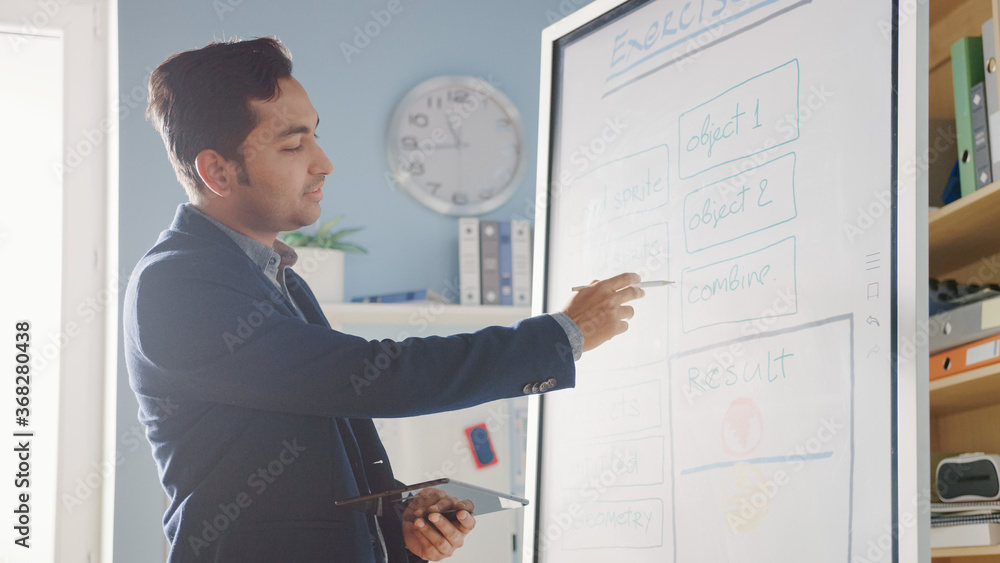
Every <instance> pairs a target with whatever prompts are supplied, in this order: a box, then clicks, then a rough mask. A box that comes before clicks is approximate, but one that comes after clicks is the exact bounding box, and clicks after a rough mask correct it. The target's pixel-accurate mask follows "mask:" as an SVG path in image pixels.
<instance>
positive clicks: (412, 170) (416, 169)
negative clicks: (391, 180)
mask: <svg viewBox="0 0 1000 563" xmlns="http://www.w3.org/2000/svg"><path fill="white" fill-rule="evenodd" d="M403 171H405V172H408V173H409V174H410V175H411V176H420V175H422V174H423V173H424V163H423V162H408V163H406V164H404V165H403Z"/></svg>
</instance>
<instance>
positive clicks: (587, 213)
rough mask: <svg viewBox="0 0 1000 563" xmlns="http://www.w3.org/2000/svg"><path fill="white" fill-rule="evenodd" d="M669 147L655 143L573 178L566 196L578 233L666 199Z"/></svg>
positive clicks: (650, 208) (571, 229) (572, 227)
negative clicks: (570, 195)
mask: <svg viewBox="0 0 1000 563" xmlns="http://www.w3.org/2000/svg"><path fill="white" fill-rule="evenodd" d="M669 164H670V149H669V148H668V147H667V146H666V145H657V146H655V147H652V148H649V149H646V150H644V151H641V152H637V153H635V154H630V155H628V156H624V157H622V158H618V159H615V160H612V161H610V162H607V163H605V164H602V165H601V166H598V167H597V168H594V169H593V170H590V171H588V172H587V173H585V174H583V175H581V176H580V177H579V178H577V179H575V180H573V182H572V184H571V185H570V188H569V189H571V190H573V197H572V198H568V199H567V204H566V205H567V207H570V206H576V207H575V208H572V209H568V213H569V219H570V220H571V223H570V224H569V225H568V226H567V231H568V234H570V235H578V234H581V233H584V232H589V231H590V230H592V229H593V228H595V227H597V226H599V225H603V224H605V223H611V222H614V221H617V220H619V219H623V218H627V217H631V216H635V215H641V214H644V213H648V212H650V211H653V210H656V209H660V208H662V207H664V206H666V205H667V203H668V201H669V196H670V194H669V186H668V180H669V178H670V169H669Z"/></svg>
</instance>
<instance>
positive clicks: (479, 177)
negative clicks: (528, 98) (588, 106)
mask: <svg viewBox="0 0 1000 563" xmlns="http://www.w3.org/2000/svg"><path fill="white" fill-rule="evenodd" d="M386 152H387V154H388V158H389V168H390V170H392V173H393V175H394V176H395V178H396V181H397V182H398V183H399V185H400V186H401V187H403V188H404V189H405V190H406V191H407V192H409V193H410V195H412V196H413V197H414V198H416V199H417V201H419V202H421V203H423V204H424V205H426V206H428V207H430V208H431V209H433V210H435V211H438V212H440V213H445V214H448V215H479V214H482V213H487V212H489V211H492V210H494V209H496V208H498V207H500V206H501V205H503V204H504V202H506V201H507V200H508V199H510V197H511V196H512V195H514V192H515V191H516V190H517V188H518V186H519V185H520V183H521V180H522V179H523V177H524V172H525V164H526V161H527V158H526V156H525V154H524V153H525V150H524V127H523V125H522V124H521V116H520V114H519V113H518V111H517V109H516V108H515V107H514V105H513V104H512V103H511V102H510V100H508V99H507V97H506V96H504V95H503V93H501V92H500V91H499V90H497V89H496V88H495V87H493V86H491V85H490V84H489V83H488V82H485V81H483V80H480V79H478V78H472V77H466V76H439V77H436V78H432V79H430V80H428V81H426V82H423V83H421V84H420V85H418V86H417V87H416V88H414V89H413V90H411V91H410V92H409V93H408V94H407V95H406V96H405V97H404V98H403V100H402V101H401V102H400V103H399V105H398V106H397V107H396V112H395V114H394V115H393V117H392V121H390V123H389V132H388V135H387V137H386Z"/></svg>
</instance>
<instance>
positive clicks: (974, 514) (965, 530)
mask: <svg viewBox="0 0 1000 563" xmlns="http://www.w3.org/2000/svg"><path fill="white" fill-rule="evenodd" d="M996 544H1000V502H951V503H931V547H971V546H978V545H996Z"/></svg>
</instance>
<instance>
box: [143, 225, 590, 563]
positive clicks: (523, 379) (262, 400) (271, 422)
mask: <svg viewBox="0 0 1000 563" xmlns="http://www.w3.org/2000/svg"><path fill="white" fill-rule="evenodd" d="M286 282H287V284H288V287H289V292H290V293H291V295H292V298H293V299H294V300H295V302H296V304H298V305H299V308H300V309H301V311H302V313H303V314H304V315H305V317H306V319H307V320H308V323H307V322H303V321H302V320H301V319H300V318H299V317H298V316H297V315H296V314H295V313H294V312H293V311H292V309H291V306H290V303H288V302H287V300H286V299H285V298H284V297H283V296H282V295H281V292H280V291H278V290H277V289H276V287H275V286H274V284H273V283H271V282H270V281H268V279H267V278H266V277H265V276H264V273H263V272H262V271H261V269H260V267H258V266H257V265H256V264H255V263H254V262H253V261H252V260H251V259H250V258H249V257H248V256H247V255H246V253H244V252H243V251H242V250H241V249H240V248H239V247H238V246H237V245H236V243H235V242H233V240H232V239H231V238H229V236H228V235H226V234H225V233H224V232H222V231H221V230H220V229H219V228H218V227H216V226H215V225H212V224H211V223H210V222H209V221H207V220H206V219H205V218H203V217H201V216H199V215H198V214H197V213H195V212H193V211H190V210H188V209H187V208H186V207H185V206H183V205H181V206H180V207H179V208H178V210H177V214H176V216H175V218H174V221H173V224H172V225H171V226H170V228H169V230H167V231H164V232H163V233H162V234H161V235H160V238H159V240H158V241H157V243H156V245H155V246H154V247H153V248H152V249H151V250H150V251H149V252H148V253H147V254H146V255H145V256H144V257H143V258H142V259H141V260H140V261H139V263H138V265H136V268H135V271H134V272H133V274H132V277H131V278H130V280H129V284H128V289H127V290H126V294H125V304H124V333H125V352H126V363H127V365H128V372H129V383H130V385H131V387H132V390H133V391H134V392H135V395H136V398H137V399H138V401H139V420H140V421H141V422H142V423H143V424H144V425H145V427H146V436H147V438H148V439H149V442H150V444H151V446H152V450H153V457H154V458H155V460H156V463H157V467H158V469H159V475H160V480H161V482H162V484H163V487H164V489H165V491H166V493H167V495H168V496H169V498H170V506H169V508H168V509H167V511H166V513H165V514H164V517H163V526H164V531H165V533H166V535H167V538H168V539H169V540H170V544H171V549H170V556H169V561H170V562H171V563H179V562H186V561H219V562H230V561H232V562H253V561H268V562H271V561H289V562H296V563H306V562H314V561H316V562H318V561H350V562H355V561H358V562H369V561H374V555H373V551H372V543H371V536H370V533H371V530H372V527H373V522H371V521H370V520H369V519H368V518H367V517H366V516H364V515H363V514H361V513H356V512H351V511H346V510H342V509H336V508H334V506H333V501H334V500H337V499H342V498H348V497H353V496H356V495H358V494H361V493H367V492H368V491H384V490H389V489H391V488H393V486H394V485H395V482H394V479H393V476H392V469H391V467H390V465H389V460H388V458H387V457H386V453H385V449H384V448H383V447H382V443H381V441H380V440H379V437H378V434H377V433H376V431H375V427H374V425H373V424H372V421H371V418H373V417H402V416H414V415H421V414H427V413H433V412H440V411H445V410H452V409H460V408H464V407H469V406H472V405H476V404H479V403H483V402H486V401H492V400H496V399H502V398H508V397H515V396H519V395H522V393H523V392H524V390H525V387H526V386H527V388H528V389H530V388H531V386H532V385H534V384H536V383H538V382H542V381H547V380H549V379H550V378H555V380H556V384H555V387H553V388H554V389H561V388H566V387H571V386H573V385H574V383H575V370H574V363H573V353H572V350H571V348H570V344H569V341H568V339H567V337H566V333H565V331H564V330H563V329H562V327H561V326H560V325H559V323H558V322H556V321H555V319H553V318H552V317H550V316H548V315H544V316H539V317H533V318H529V319H525V320H523V321H521V322H519V323H517V324H515V325H513V326H511V327H490V328H486V329H483V330H480V331H478V332H476V333H474V334H461V335H456V336H449V337H427V338H408V339H406V340H403V341H401V342H394V341H390V340H382V341H369V340H365V339H363V338H359V337H356V336H351V335H348V334H344V333H341V332H337V331H334V330H332V329H331V328H330V325H329V323H327V321H326V318H325V317H324V316H323V313H322V311H321V310H320V306H319V304H318V303H317V302H316V299H315V297H314V296H313V294H312V292H311V291H310V290H309V288H308V286H307V285H306V284H305V283H304V282H303V281H302V279H301V278H300V277H299V276H298V275H296V274H295V273H294V272H292V271H286ZM535 388H536V389H537V388H538V386H537V385H536V386H535ZM379 523H380V525H381V528H382V530H383V534H384V536H385V541H386V544H387V548H388V551H389V559H390V561H392V562H401V561H406V560H407V557H408V554H409V552H407V551H406V550H405V547H404V545H403V537H402V527H401V525H400V523H399V522H398V520H394V519H393V517H392V516H387V517H384V518H380V522H379Z"/></svg>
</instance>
